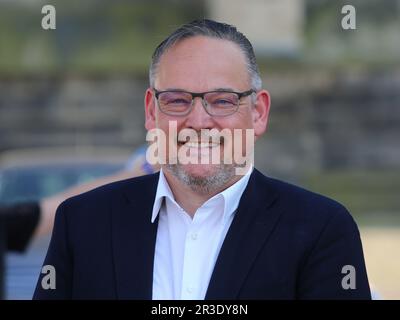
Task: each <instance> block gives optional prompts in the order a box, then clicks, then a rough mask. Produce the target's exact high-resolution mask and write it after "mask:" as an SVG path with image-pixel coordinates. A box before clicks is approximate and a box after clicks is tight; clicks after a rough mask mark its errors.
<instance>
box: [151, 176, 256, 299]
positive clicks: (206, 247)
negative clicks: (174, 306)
mask: <svg viewBox="0 0 400 320" xmlns="http://www.w3.org/2000/svg"><path fill="white" fill-rule="evenodd" d="M251 172H252V168H250V169H249V171H248V172H247V173H246V175H244V176H243V177H242V178H241V179H240V180H238V181H237V182H236V183H234V184H233V185H232V186H230V187H229V188H227V189H225V190H224V191H222V192H221V193H219V194H217V195H215V196H214V197H212V198H211V199H209V200H207V201H206V202H205V203H204V204H203V205H202V206H201V207H200V208H198V209H197V210H196V212H195V214H194V217H193V219H192V218H191V217H190V215H189V214H188V213H186V212H185V210H183V209H182V208H181V207H180V206H179V205H178V204H177V203H176V201H175V199H174V196H173V194H172V191H171V189H170V187H169V185H168V182H167V180H166V178H165V176H164V173H163V171H162V170H161V171H160V178H159V180H158V186H157V192H156V198H155V201H154V206H153V214H152V218H151V222H152V223H154V221H155V220H156V218H157V215H158V214H159V221H158V229H157V238H156V247H155V256H154V270H153V299H154V300H163V299H165V300H170V299H173V300H180V299H182V300H185V299H188V300H201V299H204V298H205V295H206V291H207V288H208V284H209V282H210V278H211V274H212V272H213V269H214V265H215V262H216V261H217V257H218V254H219V251H220V249H221V246H222V243H223V241H224V239H225V236H226V234H227V232H228V229H229V227H230V225H231V223H232V220H233V217H234V213H235V212H236V209H237V207H238V205H239V201H240V198H241V196H242V194H243V191H244V190H245V189H246V186H247V183H248V181H249V178H250V174H251Z"/></svg>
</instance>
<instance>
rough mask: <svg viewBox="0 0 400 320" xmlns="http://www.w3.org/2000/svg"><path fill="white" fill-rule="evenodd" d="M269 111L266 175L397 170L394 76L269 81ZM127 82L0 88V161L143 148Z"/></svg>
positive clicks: (398, 112) (133, 90) (319, 75)
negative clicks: (37, 151) (13, 152)
mask: <svg viewBox="0 0 400 320" xmlns="http://www.w3.org/2000/svg"><path fill="white" fill-rule="evenodd" d="M265 87H266V88H267V89H268V90H269V91H270V92H271V95H272V107H271V113H270V123H269V128H268V131H267V133H266V134H265V136H264V137H262V138H261V139H260V141H259V142H258V143H257V149H256V157H255V158H256V165H257V166H258V167H259V168H260V169H262V170H264V171H265V172H274V173H284V174H296V173H297V174H299V173H302V172H308V171H319V170H326V169H352V168H354V169H400V161H399V160H400V148H399V142H398V141H399V138H400V93H399V88H400V71H399V70H397V71H396V70H392V71H390V72H388V71H387V72H382V73H380V72H375V73H373V72H369V73H363V72H357V73H354V72H332V73H329V72H313V73H310V72H308V73H298V72H297V73H294V72H293V73H290V72H286V73H279V74H278V73H272V74H268V76H267V77H266V79H265ZM145 89H146V81H145V80H144V79H136V78H128V77H127V78H118V77H109V78H76V77H69V78H37V77H36V78H24V79H20V78H19V79H15V78H14V79H4V78H3V79H1V80H0V152H1V151H5V150H10V149H15V148H28V147H29V148H31V147H48V146H93V145H94V146H104V147H110V146H113V147H119V148H126V149H127V150H128V149H129V150H130V149H133V148H134V147H136V146H139V145H140V144H142V143H143V142H144V140H145V129H144V114H143V110H144V109H143V94H144V91H145Z"/></svg>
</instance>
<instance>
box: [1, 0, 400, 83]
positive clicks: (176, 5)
mask: <svg viewBox="0 0 400 320" xmlns="http://www.w3.org/2000/svg"><path fill="white" fill-rule="evenodd" d="M45 2H46V4H53V5H55V7H56V9H57V29H56V30H53V31H45V30H43V29H42V28H41V19H42V14H41V7H42V5H43V4H45V3H44V2H43V1H39V0H36V1H34V0H14V1H13V0H3V1H2V2H0V74H3V75H5V74H16V75H18V74H37V73H57V72H63V73H64V72H70V73H89V74H92V73H94V74H98V73H130V74H131V73H134V74H139V75H144V74H145V73H146V72H147V66H148V63H149V61H150V56H151V53H152V52H153V50H154V48H155V46H156V45H157V44H158V43H159V42H160V41H161V40H162V39H163V38H164V37H165V36H166V35H167V34H168V33H169V32H170V31H172V30H174V29H175V28H176V27H177V26H179V25H181V24H182V23H185V22H188V21H190V20H193V19H195V18H201V17H206V16H207V15H208V12H207V8H206V7H205V2H204V1H202V0H191V1H188V0H136V1H128V0H114V1H107V0H85V1H77V0H71V1H65V0H48V1H45ZM305 4H306V5H305V15H306V24H305V26H304V29H305V33H304V34H305V39H304V50H303V53H302V55H301V56H300V57H298V58H299V59H298V60H296V61H294V62H295V64H298V62H300V65H301V64H302V63H303V62H306V64H307V63H309V64H310V65H312V66H314V67H315V66H318V65H322V66H323V67H327V66H329V65H333V66H337V65H343V64H344V65H345V66H347V65H359V64H362V65H384V66H386V65H392V64H396V63H397V64H398V63H399V62H400V61H399V60H400V37H399V30H400V19H399V17H400V0H352V1H351V4H353V5H354V6H355V7H356V9H357V30H355V31H354V30H351V31H345V30H342V29H341V26H340V21H341V18H342V14H341V8H342V6H343V5H345V4H348V3H347V1H344V0H338V1H332V0H305ZM278 31H279V30H277V32H278ZM273 60H274V65H275V66H278V67H279V66H280V65H282V66H284V65H286V64H287V61H284V63H281V64H280V63H279V61H280V58H279V57H276V58H274V59H273ZM265 61H266V60H265V58H264V57H260V62H261V64H263V62H265ZM267 61H268V64H269V65H270V63H271V61H269V60H268V59H267ZM290 63H293V61H292V62H290Z"/></svg>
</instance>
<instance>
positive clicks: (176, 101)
mask: <svg viewBox="0 0 400 320" xmlns="http://www.w3.org/2000/svg"><path fill="white" fill-rule="evenodd" d="M189 103H190V101H188V100H185V99H174V100H170V101H168V104H189Z"/></svg>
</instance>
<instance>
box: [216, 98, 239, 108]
mask: <svg viewBox="0 0 400 320" xmlns="http://www.w3.org/2000/svg"><path fill="white" fill-rule="evenodd" d="M213 104H216V105H226V106H230V105H233V104H234V103H233V102H232V101H230V100H225V99H219V100H216V101H214V102H213Z"/></svg>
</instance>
